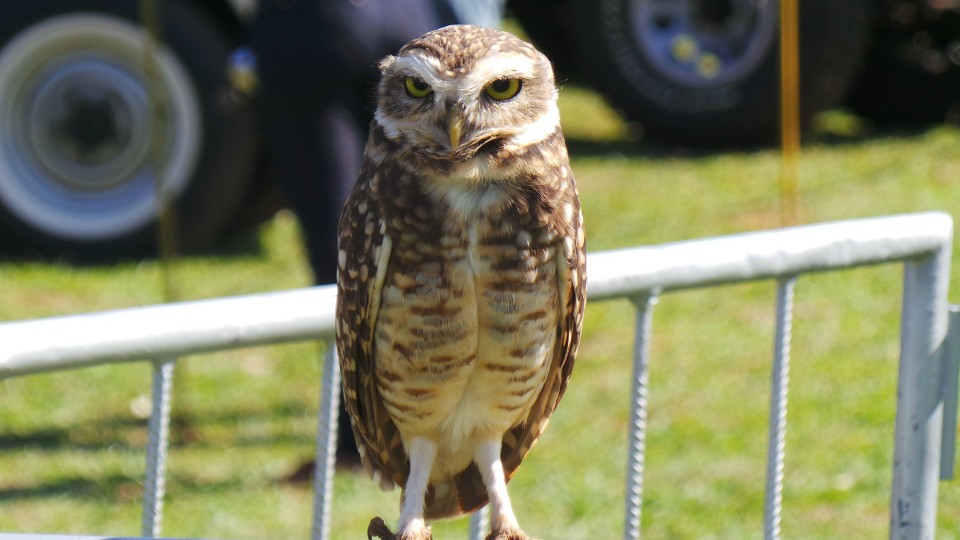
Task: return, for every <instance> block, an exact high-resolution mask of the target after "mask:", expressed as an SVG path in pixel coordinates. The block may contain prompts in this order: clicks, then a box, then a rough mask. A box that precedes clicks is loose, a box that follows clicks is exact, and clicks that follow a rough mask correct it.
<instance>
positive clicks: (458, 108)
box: [375, 25, 559, 178]
mask: <svg viewBox="0 0 960 540" xmlns="http://www.w3.org/2000/svg"><path fill="white" fill-rule="evenodd" d="M380 70H381V82H380V86H379V91H378V99H377V111H376V115H375V118H376V122H377V124H379V125H380V126H381V127H382V128H383V130H384V133H385V134H386V136H387V138H388V139H390V140H391V141H394V142H396V143H398V144H400V145H401V146H402V147H403V148H405V149H407V150H411V151H413V152H415V153H416V154H417V157H418V159H417V162H418V163H420V164H426V165H427V166H430V165H431V164H432V165H433V166H434V167H435V168H436V170H437V171H438V172H439V171H442V172H443V173H444V174H445V175H448V176H457V175H458V174H460V175H461V176H463V175H466V176H472V177H478V178H479V177H488V178H496V177H503V176H506V175H515V174H516V171H515V170H511V171H507V170H505V168H503V167H498V165H497V164H498V162H499V161H501V160H498V159H496V158H497V156H498V155H500V154H503V153H516V152H518V151H522V150H523V149H524V148H525V147H527V146H529V145H531V144H535V143H538V142H540V141H542V140H544V139H546V138H547V137H549V136H550V135H552V134H553V133H555V132H556V131H557V130H558V129H559V113H558V112H557V107H556V96H557V91H556V87H555V85H554V78H553V70H552V68H551V66H550V62H549V61H548V60H547V58H546V57H545V56H544V55H543V54H541V53H540V52H539V51H537V50H536V49H534V48H533V47H532V46H531V45H529V44H527V43H525V42H524V41H522V40H520V39H518V38H517V37H515V36H513V35H512V34H509V33H507V32H501V31H498V30H492V29H488V28H479V27H474V26H465V25H455V26H448V27H445V28H441V29H439V30H436V31H434V32H431V33H428V34H426V35H424V36H422V37H421V38H418V39H416V40H414V41H412V42H410V43H408V44H407V45H406V46H404V47H403V48H402V49H401V50H400V52H399V53H398V54H397V56H388V57H387V58H385V59H384V60H383V61H382V62H381V63H380ZM421 172H422V171H421Z"/></svg>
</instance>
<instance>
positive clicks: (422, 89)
mask: <svg viewBox="0 0 960 540" xmlns="http://www.w3.org/2000/svg"><path fill="white" fill-rule="evenodd" d="M403 87H404V88H405V89H406V90H407V94H408V95H409V96H410V97H415V98H425V97H427V96H429V95H430V93H431V92H433V89H431V88H430V85H429V84H427V83H425V82H423V80H422V79H418V78H416V77H407V78H406V79H404V81H403Z"/></svg>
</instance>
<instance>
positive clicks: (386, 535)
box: [367, 516, 395, 540]
mask: <svg viewBox="0 0 960 540" xmlns="http://www.w3.org/2000/svg"><path fill="white" fill-rule="evenodd" d="M394 536H395V535H394V534H393V533H392V532H391V531H390V529H389V528H387V524H386V523H384V522H383V518H381V517H379V516H378V517H375V518H373V519H371V520H370V525H367V540H373V538H374V537H376V538H379V539H380V540H393V538H394Z"/></svg>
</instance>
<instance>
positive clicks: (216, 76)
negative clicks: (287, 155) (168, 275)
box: [0, 0, 257, 259]
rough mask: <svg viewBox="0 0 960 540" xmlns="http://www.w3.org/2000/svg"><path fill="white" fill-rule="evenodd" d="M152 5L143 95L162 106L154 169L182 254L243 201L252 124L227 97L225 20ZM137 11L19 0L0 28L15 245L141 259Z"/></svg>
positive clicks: (169, 3) (145, 198) (1, 170)
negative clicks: (157, 29) (151, 84)
mask: <svg viewBox="0 0 960 540" xmlns="http://www.w3.org/2000/svg"><path fill="white" fill-rule="evenodd" d="M159 4H160V6H161V8H160V9H161V11H162V13H161V17H162V39H163V44H164V46H165V49H164V51H163V54H162V57H161V59H160V60H159V61H158V62H157V66H158V68H157V71H158V73H159V74H160V75H159V80H160V81H161V82H160V84H158V85H157V86H156V87H155V88H158V89H159V91H160V92H161V93H162V95H164V96H165V98H166V100H167V102H168V103H169V107H168V114H167V115H166V120H165V124H166V126H167V129H166V134H165V136H164V137H163V139H162V142H163V145H164V149H163V160H162V161H163V167H164V170H165V171H166V173H165V178H166V181H167V182H168V183H170V185H173V186H175V187H174V191H175V193H176V197H175V208H176V218H177V224H178V229H179V231H180V234H179V249H180V250H181V251H182V252H188V253H190V252H197V251H201V250H203V249H204V248H206V247H207V246H209V245H210V244H211V243H212V242H213V241H215V240H216V239H217V238H218V237H219V236H220V235H221V234H222V232H223V231H224V230H225V229H226V228H227V227H228V226H229V225H230V223H231V222H232V220H233V219H234V217H235V215H236V213H237V210H238V208H239V206H240V204H241V203H242V201H243V200H244V197H245V195H246V193H247V190H248V188H249V185H250V183H251V180H252V177H253V174H254V173H255V160H256V157H257V151H256V148H257V141H256V119H255V115H254V113H253V110H252V107H249V106H244V105H242V103H241V102H240V101H238V100H234V99H231V97H230V96H231V93H230V87H229V84H228V81H227V79H226V65H227V58H228V56H229V54H230V53H231V51H232V50H233V49H234V48H235V47H236V45H237V42H236V39H235V36H231V35H230V32H228V31H226V30H225V29H226V26H225V25H227V24H228V23H227V22H225V21H220V20H213V19H211V18H209V17H208V16H207V15H205V13H204V12H202V11H200V10H199V9H198V5H195V4H193V3H191V2H188V1H186V0H164V1H163V2H160V3H159ZM137 7H138V2H132V1H129V0H83V1H78V0H33V1H31V2H18V3H17V5H16V7H8V8H7V9H5V10H4V15H3V17H2V18H0V74H7V75H12V76H10V77H0V118H4V120H3V122H2V124H0V176H3V175H6V176H7V178H4V181H3V185H2V186H0V224H2V227H3V228H4V229H6V232H7V233H8V235H11V236H13V237H15V238H16V239H17V241H18V243H19V244H20V245H21V246H23V247H26V248H29V249H31V250H35V251H39V252H40V253H42V254H46V255H48V256H61V255H64V254H66V255H67V256H71V257H76V258H79V259H100V258H117V257H126V256H141V255H149V254H152V253H155V249H156V248H155V245H156V236H157V235H156V226H157V223H156V222H157V212H156V206H157V205H156V195H155V193H154V192H153V191H151V190H152V189H153V187H154V185H153V175H152V173H151V171H152V168H151V167H150V166H149V165H150V162H151V158H150V153H149V151H148V150H146V148H147V147H148V146H149V142H144V140H145V139H144V137H148V134H149V130H148V129H147V128H146V127H144V126H145V125H147V123H146V122H144V118H145V117H147V116H148V112H149V106H148V104H149V101H148V100H147V96H148V95H149V94H148V93H147V86H146V82H145V81H146V78H145V76H144V75H143V71H142V68H143V64H142V58H143V53H142V49H141V48H140V47H142V43H143V36H144V30H143V28H142V26H140V22H139V14H138V10H137ZM238 30H239V29H238ZM4 95H5V96H6V98H4V97H3V96H4ZM44 100H46V101H44ZM23 111H33V112H30V114H32V115H33V116H29V115H28V114H27V113H25V112H23ZM51 111H53V112H51ZM58 111H59V112H58ZM37 119H39V120H37ZM50 164H53V166H52V167H51V166H50ZM106 179H108V180H106ZM4 186H5V187H4ZM0 234H2V233H0Z"/></svg>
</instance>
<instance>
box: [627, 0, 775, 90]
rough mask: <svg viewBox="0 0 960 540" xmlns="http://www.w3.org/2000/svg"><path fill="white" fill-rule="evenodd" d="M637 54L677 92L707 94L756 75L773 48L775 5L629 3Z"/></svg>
mask: <svg viewBox="0 0 960 540" xmlns="http://www.w3.org/2000/svg"><path fill="white" fill-rule="evenodd" d="M629 17H630V19H629V21H630V25H631V30H632V32H633V36H634V41H635V42H636V44H637V46H638V48H639V50H640V53H641V54H642V55H643V56H644V57H645V58H646V60H647V62H648V63H649V64H650V65H651V66H652V67H653V68H654V69H655V70H656V71H658V72H659V73H660V75H662V76H663V77H666V78H667V79H668V80H670V81H671V82H673V83H674V84H676V85H679V86H686V87H690V88H711V87H717V86H723V85H726V84H730V83H731V82H736V81H738V80H741V79H742V78H744V77H745V76H746V75H748V74H750V73H752V72H754V71H756V70H757V69H758V68H759V66H760V64H762V63H763V62H764V61H765V60H766V58H767V55H768V54H769V52H770V49H771V47H772V46H773V38H774V35H775V34H776V28H777V2H776V1H775V0H631V10H630V15H629Z"/></svg>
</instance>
